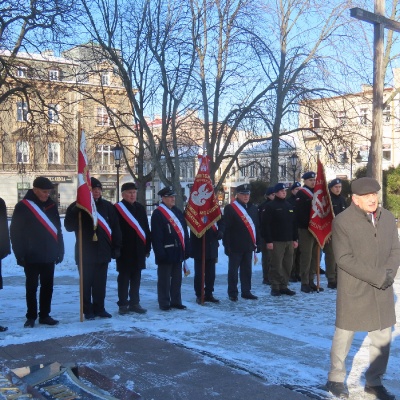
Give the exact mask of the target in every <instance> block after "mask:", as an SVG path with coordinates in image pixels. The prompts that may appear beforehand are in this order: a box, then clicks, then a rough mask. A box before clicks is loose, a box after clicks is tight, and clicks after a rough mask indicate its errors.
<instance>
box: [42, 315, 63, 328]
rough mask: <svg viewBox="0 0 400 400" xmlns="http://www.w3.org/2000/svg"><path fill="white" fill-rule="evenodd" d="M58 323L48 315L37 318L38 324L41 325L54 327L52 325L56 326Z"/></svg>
mask: <svg viewBox="0 0 400 400" xmlns="http://www.w3.org/2000/svg"><path fill="white" fill-rule="evenodd" d="M58 323H59V321H57V320H56V319H54V318H51V317H50V315H49V316H48V317H45V318H39V324H42V325H50V326H54V325H58Z"/></svg>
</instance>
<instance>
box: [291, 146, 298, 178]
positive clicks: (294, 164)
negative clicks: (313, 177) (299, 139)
mask: <svg viewBox="0 0 400 400" xmlns="http://www.w3.org/2000/svg"><path fill="white" fill-rule="evenodd" d="M289 158H290V164H291V165H292V171H293V183H294V182H296V169H297V159H298V158H299V156H298V155H297V154H296V153H293V154H292V155H291V156H290V157H289Z"/></svg>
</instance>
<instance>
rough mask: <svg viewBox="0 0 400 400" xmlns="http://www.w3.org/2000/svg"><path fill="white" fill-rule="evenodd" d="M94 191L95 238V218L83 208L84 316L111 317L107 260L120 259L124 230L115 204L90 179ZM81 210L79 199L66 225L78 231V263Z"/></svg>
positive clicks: (68, 228) (76, 245)
mask: <svg viewBox="0 0 400 400" xmlns="http://www.w3.org/2000/svg"><path fill="white" fill-rule="evenodd" d="M91 185H92V194H93V199H94V201H95V204H96V210H97V214H98V224H97V229H96V231H95V233H96V237H97V240H94V231H93V220H92V218H91V217H90V215H89V214H88V213H87V212H83V211H81V218H82V262H83V267H82V269H83V276H82V280H83V313H84V314H85V319H87V320H93V319H95V317H99V318H111V314H110V313H108V312H107V311H106V310H105V307H104V300H105V297H106V284H107V271H108V263H109V262H110V261H111V258H118V257H119V255H120V251H121V250H120V249H121V241H122V239H121V230H120V227H119V221H118V216H117V214H116V212H115V209H114V206H113V205H112V204H111V203H110V202H109V201H107V200H105V199H103V198H102V197H101V194H102V185H101V182H100V181H99V180H98V179H96V178H91ZM79 212H80V209H79V208H78V207H77V206H76V201H74V202H73V203H72V204H70V205H69V206H68V208H67V211H66V213H65V220H64V226H65V229H66V230H67V231H68V232H75V237H76V244H75V261H76V264H77V265H79V241H78V235H79Z"/></svg>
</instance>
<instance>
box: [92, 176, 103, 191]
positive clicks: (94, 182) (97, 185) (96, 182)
mask: <svg viewBox="0 0 400 400" xmlns="http://www.w3.org/2000/svg"><path fill="white" fill-rule="evenodd" d="M90 184H91V185H92V189H94V188H100V189H101V190H103V186H102V185H101V182H100V181H99V180H98V179H96V178H93V177H91V178H90Z"/></svg>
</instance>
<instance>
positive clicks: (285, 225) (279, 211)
mask: <svg viewBox="0 0 400 400" xmlns="http://www.w3.org/2000/svg"><path fill="white" fill-rule="evenodd" d="M262 231H263V237H264V240H265V242H266V243H272V242H289V241H295V240H297V236H298V235H297V221H296V215H295V213H294V207H293V206H292V205H291V204H290V203H289V202H288V201H287V200H286V199H280V198H279V197H276V196H275V199H274V200H272V201H271V202H270V203H268V205H267V207H265V211H264V217H263V221H262Z"/></svg>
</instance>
